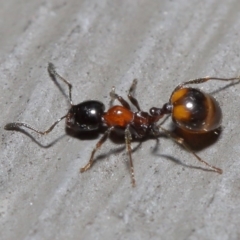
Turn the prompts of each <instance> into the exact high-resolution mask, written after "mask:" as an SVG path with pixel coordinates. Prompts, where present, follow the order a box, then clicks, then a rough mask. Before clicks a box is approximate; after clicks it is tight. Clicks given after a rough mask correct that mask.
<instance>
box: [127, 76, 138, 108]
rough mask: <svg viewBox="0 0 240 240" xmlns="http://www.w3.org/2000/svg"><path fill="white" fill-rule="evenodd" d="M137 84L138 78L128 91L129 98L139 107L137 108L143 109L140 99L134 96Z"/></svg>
mask: <svg viewBox="0 0 240 240" xmlns="http://www.w3.org/2000/svg"><path fill="white" fill-rule="evenodd" d="M136 85H137V79H134V80H133V82H132V85H131V87H130V89H129V92H128V98H129V100H130V101H131V103H132V104H133V105H134V106H135V107H136V108H137V110H138V111H141V108H140V106H139V103H138V100H137V99H136V98H135V97H133V92H134V90H135V88H136Z"/></svg>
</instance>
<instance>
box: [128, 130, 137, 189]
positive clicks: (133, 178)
mask: <svg viewBox="0 0 240 240" xmlns="http://www.w3.org/2000/svg"><path fill="white" fill-rule="evenodd" d="M131 140H132V136H131V133H130V130H129V127H127V128H126V130H125V143H126V148H127V151H128V156H129V163H130V173H131V178H132V186H133V187H135V184H136V181H135V176H134V168H133V161H132V148H131Z"/></svg>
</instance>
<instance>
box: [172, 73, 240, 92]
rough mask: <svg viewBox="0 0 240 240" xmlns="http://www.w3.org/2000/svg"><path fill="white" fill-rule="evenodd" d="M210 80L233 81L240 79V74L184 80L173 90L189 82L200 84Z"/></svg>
mask: <svg viewBox="0 0 240 240" xmlns="http://www.w3.org/2000/svg"><path fill="white" fill-rule="evenodd" d="M210 80H218V81H233V80H240V76H239V77H235V78H218V77H209V76H207V77H204V78H196V79H191V80H189V81H187V82H183V83H180V84H179V85H178V86H177V87H176V88H175V89H174V91H173V92H175V91H176V90H178V89H180V88H182V87H183V86H184V85H187V84H200V83H205V82H207V81H210Z"/></svg>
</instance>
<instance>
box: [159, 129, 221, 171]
mask: <svg viewBox="0 0 240 240" xmlns="http://www.w3.org/2000/svg"><path fill="white" fill-rule="evenodd" d="M158 127H159V129H161V130H162V131H163V132H165V133H166V134H167V136H168V137H170V138H171V139H172V140H173V141H175V142H177V143H178V144H180V145H181V146H183V147H184V148H185V149H186V150H187V151H188V152H190V153H192V154H193V155H194V156H195V158H197V160H198V161H200V162H202V163H204V164H205V165H206V166H208V167H209V168H211V169H212V170H213V171H214V172H217V173H219V174H222V169H221V168H218V167H215V166H213V165H211V164H209V163H207V162H206V161H204V160H203V159H202V158H200V157H199V156H198V155H197V154H196V153H195V152H194V151H192V150H191V148H190V147H189V146H188V145H187V144H186V143H185V142H184V139H183V138H180V137H178V136H176V135H174V134H172V133H171V132H169V131H168V130H166V129H165V128H163V127H161V126H158Z"/></svg>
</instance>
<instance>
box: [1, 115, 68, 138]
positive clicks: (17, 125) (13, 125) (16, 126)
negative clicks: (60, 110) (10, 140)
mask: <svg viewBox="0 0 240 240" xmlns="http://www.w3.org/2000/svg"><path fill="white" fill-rule="evenodd" d="M66 117H67V115H65V116H63V117H61V118H59V119H58V120H57V121H56V122H55V123H54V124H53V125H52V126H51V127H50V128H48V129H47V130H46V131H39V130H37V129H35V128H34V127H31V126H30V125H29V124H27V123H21V122H13V123H8V124H6V125H5V127H4V129H5V130H11V131H14V130H18V129H19V128H20V127H25V128H28V129H31V130H33V131H34V132H36V133H39V134H41V135H46V134H48V133H50V132H51V131H52V130H53V129H54V127H55V126H56V125H57V124H58V123H59V122H60V121H61V120H63V119H64V118H66Z"/></svg>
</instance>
